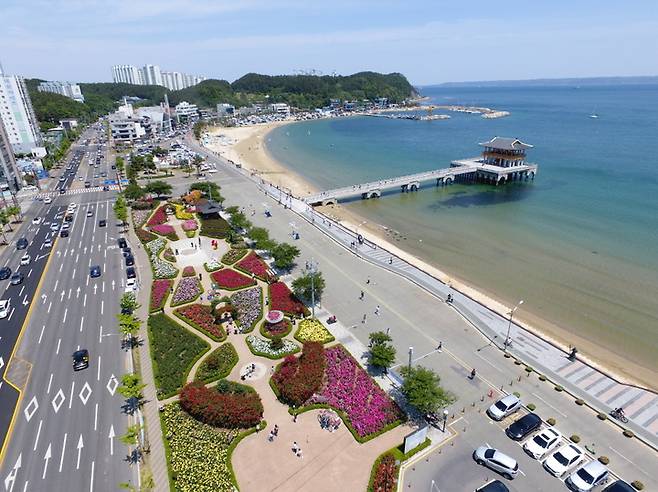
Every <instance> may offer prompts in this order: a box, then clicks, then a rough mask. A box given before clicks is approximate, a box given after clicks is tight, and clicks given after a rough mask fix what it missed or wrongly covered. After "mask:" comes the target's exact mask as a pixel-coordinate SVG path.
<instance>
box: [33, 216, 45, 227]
mask: <svg viewBox="0 0 658 492" xmlns="http://www.w3.org/2000/svg"><path fill="white" fill-rule="evenodd" d="M42 220H43V219H42V218H41V217H35V218H34V219H32V224H34V225H39V224H41V221H42Z"/></svg>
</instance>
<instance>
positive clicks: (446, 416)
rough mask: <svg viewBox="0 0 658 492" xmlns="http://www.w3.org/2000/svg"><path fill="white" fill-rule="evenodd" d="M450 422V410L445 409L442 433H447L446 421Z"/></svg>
mask: <svg viewBox="0 0 658 492" xmlns="http://www.w3.org/2000/svg"><path fill="white" fill-rule="evenodd" d="M447 420H448V410H446V409H445V408H444V409H443V430H442V431H441V432H445V431H446V421H447Z"/></svg>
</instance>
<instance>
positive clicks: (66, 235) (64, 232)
mask: <svg viewBox="0 0 658 492" xmlns="http://www.w3.org/2000/svg"><path fill="white" fill-rule="evenodd" d="M59 236H60V237H69V230H68V229H62V230H61V232H60V233H59Z"/></svg>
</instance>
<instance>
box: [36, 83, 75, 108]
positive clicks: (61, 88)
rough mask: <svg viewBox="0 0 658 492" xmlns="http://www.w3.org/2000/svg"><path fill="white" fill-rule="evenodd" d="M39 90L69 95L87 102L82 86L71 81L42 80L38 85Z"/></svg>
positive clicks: (71, 97) (70, 97)
mask: <svg viewBox="0 0 658 492" xmlns="http://www.w3.org/2000/svg"><path fill="white" fill-rule="evenodd" d="M37 90H38V91H39V92H52V93H53V94H59V95H60V96H64V97H68V98H69V99H73V100H74V101H77V102H79V103H83V102H85V97H84V96H83V95H82V91H81V90H80V86H79V85H78V84H72V83H71V82H59V81H51V82H41V83H40V84H39V85H38V86H37Z"/></svg>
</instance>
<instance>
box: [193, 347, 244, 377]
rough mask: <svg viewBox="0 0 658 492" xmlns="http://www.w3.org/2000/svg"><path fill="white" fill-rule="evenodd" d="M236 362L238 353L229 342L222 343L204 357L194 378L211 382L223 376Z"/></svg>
mask: <svg viewBox="0 0 658 492" xmlns="http://www.w3.org/2000/svg"><path fill="white" fill-rule="evenodd" d="M237 363H238V353H237V352H236V351H235V347H233V345H231V344H230V343H228V342H227V343H224V344H222V345H220V346H219V347H218V348H216V349H215V350H213V351H212V352H211V353H210V354H208V355H207V356H206V357H205V358H204V359H203V362H202V363H201V365H200V366H199V369H197V372H196V374H195V379H196V380H199V381H203V382H204V383H212V382H213V381H217V380H218V379H222V378H225V377H226V376H228V375H229V374H230V372H231V369H233V367H234V366H235V365H236V364H237Z"/></svg>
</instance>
